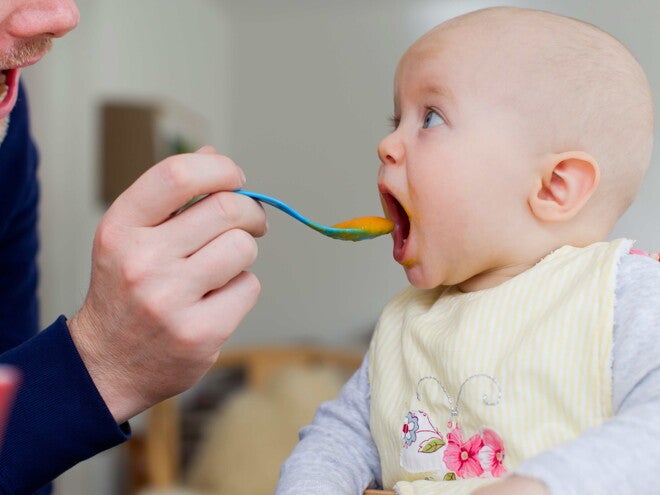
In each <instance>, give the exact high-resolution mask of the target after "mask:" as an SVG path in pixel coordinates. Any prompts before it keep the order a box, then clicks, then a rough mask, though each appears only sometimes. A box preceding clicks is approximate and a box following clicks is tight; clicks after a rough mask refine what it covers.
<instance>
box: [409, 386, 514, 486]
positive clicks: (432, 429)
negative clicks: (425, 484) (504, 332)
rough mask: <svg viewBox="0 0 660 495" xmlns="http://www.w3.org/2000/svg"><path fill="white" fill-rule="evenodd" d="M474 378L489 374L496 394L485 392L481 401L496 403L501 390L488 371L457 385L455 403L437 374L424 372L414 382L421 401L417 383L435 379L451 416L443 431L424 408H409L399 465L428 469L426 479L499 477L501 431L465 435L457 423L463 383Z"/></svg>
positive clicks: (502, 453) (412, 469)
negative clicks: (496, 390) (490, 396)
mask: <svg viewBox="0 0 660 495" xmlns="http://www.w3.org/2000/svg"><path fill="white" fill-rule="evenodd" d="M474 378H488V379H490V380H491V381H492V382H493V383H494V384H495V385H496V386H497V389H498V397H497V399H496V400H495V401H490V400H488V397H487V396H484V397H483V402H484V404H486V405H488V406H494V405H497V404H498V403H499V401H500V397H501V391H500V388H499V384H498V383H497V381H495V379H494V378H492V377H491V376H489V375H485V374H477V375H473V376H471V377H469V378H468V379H466V380H465V381H464V382H463V384H462V385H461V387H460V389H459V392H458V395H457V398H456V402H455V403H454V401H453V399H452V397H451V396H450V395H449V393H448V392H447V390H446V389H445V387H444V386H443V385H442V383H440V381H439V380H438V379H437V378H435V377H432V376H427V377H424V378H421V379H420V380H419V381H418V382H417V400H418V401H421V394H420V392H419V386H420V385H421V383H422V382H423V381H424V380H427V379H431V380H434V381H436V382H437V383H438V385H439V386H440V387H441V388H442V390H443V392H444V393H445V395H446V397H447V401H448V403H449V410H450V415H451V419H450V420H449V421H448V422H447V431H446V432H445V433H444V434H443V433H442V432H441V431H440V430H439V429H438V428H437V427H436V426H435V424H434V422H433V420H432V419H431V416H430V415H429V414H428V413H427V412H425V411H424V410H422V409H417V410H413V411H408V413H407V414H406V416H405V418H404V420H403V425H402V428H401V432H402V441H403V445H402V447H401V456H400V462H401V467H403V468H404V469H405V470H406V471H408V472H410V473H431V474H427V476H426V479H428V480H439V479H442V480H445V481H450V480H456V479H459V478H499V477H500V476H503V475H504V474H505V473H506V472H507V469H506V467H505V466H504V460H505V458H506V452H505V449H504V441H503V440H502V438H501V437H500V435H498V434H497V432H495V431H494V430H492V429H490V428H482V429H481V430H480V431H478V432H476V433H474V434H473V435H471V436H470V437H468V438H466V439H464V432H463V430H462V428H461V426H460V425H459V423H458V417H459V411H458V403H459V401H460V396H461V392H462V390H463V386H464V385H465V384H466V383H467V382H469V381H470V380H472V379H474Z"/></svg>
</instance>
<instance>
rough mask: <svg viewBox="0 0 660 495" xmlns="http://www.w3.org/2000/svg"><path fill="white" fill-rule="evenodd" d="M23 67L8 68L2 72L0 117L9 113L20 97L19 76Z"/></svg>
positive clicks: (0, 76) (0, 78)
mask: <svg viewBox="0 0 660 495" xmlns="http://www.w3.org/2000/svg"><path fill="white" fill-rule="evenodd" d="M20 72H21V69H6V70H3V71H2V72H0V119H4V118H5V117H7V115H9V114H10V113H11V111H12V109H13V108H14V105H15V104H16V98H17V97H18V76H19V74H20Z"/></svg>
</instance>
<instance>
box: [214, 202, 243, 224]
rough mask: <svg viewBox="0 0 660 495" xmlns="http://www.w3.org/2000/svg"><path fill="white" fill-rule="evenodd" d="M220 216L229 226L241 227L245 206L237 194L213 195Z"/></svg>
mask: <svg viewBox="0 0 660 495" xmlns="http://www.w3.org/2000/svg"><path fill="white" fill-rule="evenodd" d="M211 198H212V200H213V202H214V206H215V208H216V209H217V212H218V216H219V217H220V218H221V219H222V221H223V222H224V223H225V224H226V225H227V226H228V227H229V228H234V227H239V226H241V223H242V221H243V217H244V208H245V205H243V204H242V203H241V201H240V199H241V197H240V196H238V195H237V194H229V193H218V194H214V195H213V196H211Z"/></svg>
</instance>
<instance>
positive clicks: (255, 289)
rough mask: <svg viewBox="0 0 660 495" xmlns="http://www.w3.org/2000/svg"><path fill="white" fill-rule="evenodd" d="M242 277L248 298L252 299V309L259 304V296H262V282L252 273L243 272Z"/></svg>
mask: <svg viewBox="0 0 660 495" xmlns="http://www.w3.org/2000/svg"><path fill="white" fill-rule="evenodd" d="M242 277H243V280H242V281H241V282H242V283H243V285H244V290H245V294H246V296H247V297H248V298H250V301H251V304H250V307H252V306H254V304H255V303H256V302H257V299H258V298H259V294H261V282H260V281H259V279H258V278H257V276H256V275H255V274H254V273H252V272H243V274H242Z"/></svg>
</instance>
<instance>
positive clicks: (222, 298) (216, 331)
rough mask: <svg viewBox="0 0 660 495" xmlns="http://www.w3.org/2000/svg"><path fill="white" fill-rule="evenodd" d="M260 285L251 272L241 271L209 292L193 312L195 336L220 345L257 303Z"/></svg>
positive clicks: (192, 326)
mask: <svg viewBox="0 0 660 495" xmlns="http://www.w3.org/2000/svg"><path fill="white" fill-rule="evenodd" d="M260 291H261V284H260V283H259V280H258V279H257V277H256V276H255V275H254V274H253V273H250V272H242V273H241V274H239V275H238V276H237V277H235V278H234V279H232V280H231V281H230V282H229V283H227V284H226V285H225V286H224V287H222V288H220V289H217V290H214V291H212V292H210V293H209V294H207V296H206V297H205V298H203V299H202V300H201V301H199V303H198V304H197V306H196V307H195V308H194V311H193V313H192V314H191V315H190V321H191V325H190V327H191V328H194V329H195V331H196V332H198V333H197V334H196V337H197V338H198V339H204V340H206V341H207V342H209V343H210V344H212V345H213V346H215V347H216V348H219V347H220V346H221V345H222V344H223V343H224V342H225V341H226V340H227V339H228V338H229V337H230V336H231V334H232V333H233V332H234V330H235V329H236V328H237V327H238V325H239V324H240V323H241V321H242V320H243V318H244V317H245V315H247V313H248V312H249V311H250V310H251V309H252V308H253V307H254V305H255V304H256V303H257V299H258V297H259V293H260Z"/></svg>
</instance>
